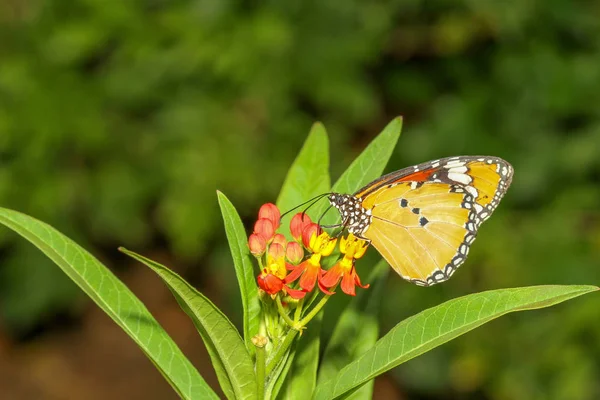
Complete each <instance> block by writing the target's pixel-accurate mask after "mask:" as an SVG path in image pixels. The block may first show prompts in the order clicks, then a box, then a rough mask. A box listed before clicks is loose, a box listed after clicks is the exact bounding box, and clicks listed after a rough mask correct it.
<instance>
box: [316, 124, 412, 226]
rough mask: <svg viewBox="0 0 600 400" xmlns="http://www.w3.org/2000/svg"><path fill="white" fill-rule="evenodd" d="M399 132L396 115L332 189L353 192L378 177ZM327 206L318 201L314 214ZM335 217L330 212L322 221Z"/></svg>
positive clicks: (324, 202)
mask: <svg viewBox="0 0 600 400" xmlns="http://www.w3.org/2000/svg"><path fill="white" fill-rule="evenodd" d="M401 132H402V117H397V118H395V119H394V120H392V122H390V123H389V124H388V125H387V126H386V127H385V128H384V129H383V131H382V132H381V133H380V134H379V135H378V136H377V137H376V138H375V139H373V141H372V142H371V143H369V145H368V146H367V147H366V148H365V149H364V150H363V152H362V153H361V154H360V155H359V156H358V157H357V158H356V159H355V160H354V161H353V162H352V164H350V166H349V167H348V168H347V169H346V171H344V173H343V174H342V176H340V178H339V179H338V180H337V182H336V183H335V184H334V185H333V188H332V191H333V192H336V193H355V192H356V191H357V190H358V189H360V188H361V187H363V186H365V185H366V184H368V183H369V182H371V181H374V180H375V179H377V178H379V177H380V176H381V175H382V174H383V171H384V169H385V166H386V165H387V163H388V161H389V159H390V157H391V156H392V153H393V152H394V148H395V147H396V143H397V142H398V138H400V133H401ZM327 207H328V203H327V202H326V201H322V202H320V203H319V204H318V205H317V206H315V211H314V215H321V214H322V213H323V212H324V211H325V209H326V208H327ZM336 219H339V218H338V217H337V216H336V215H335V213H333V212H331V213H328V214H327V217H325V218H324V221H325V222H324V223H325V224H331V223H334V221H336Z"/></svg>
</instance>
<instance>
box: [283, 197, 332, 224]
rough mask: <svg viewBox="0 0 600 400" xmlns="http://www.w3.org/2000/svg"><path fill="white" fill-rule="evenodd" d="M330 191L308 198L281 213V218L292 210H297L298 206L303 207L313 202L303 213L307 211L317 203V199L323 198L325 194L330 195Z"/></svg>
mask: <svg viewBox="0 0 600 400" xmlns="http://www.w3.org/2000/svg"><path fill="white" fill-rule="evenodd" d="M329 194H330V193H322V194H320V195H318V196H315V197H313V198H312V199H309V200H306V201H305V202H304V203H300V204H298V205H297V206H295V207H293V208H290V209H289V210H287V211H286V212H284V213H283V214H281V218H283V217H285V216H286V215H287V214H289V213H291V212H292V211H294V210H296V209H297V208H300V207H302V206H303V205H306V204H308V203H311V202H312V204H310V205H309V206H308V207H306V209H305V210H304V211H302V213H303V214H304V213H306V211H307V210H308V209H309V208H310V207H312V206H313V204H315V203H316V202H317V201H319V200H321V199H322V198H323V197H325V196H329Z"/></svg>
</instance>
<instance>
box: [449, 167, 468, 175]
mask: <svg viewBox="0 0 600 400" xmlns="http://www.w3.org/2000/svg"><path fill="white" fill-rule="evenodd" d="M465 172H467V167H466V166H464V165H463V166H461V167H453V168H450V169H449V170H448V173H450V174H464V173H465Z"/></svg>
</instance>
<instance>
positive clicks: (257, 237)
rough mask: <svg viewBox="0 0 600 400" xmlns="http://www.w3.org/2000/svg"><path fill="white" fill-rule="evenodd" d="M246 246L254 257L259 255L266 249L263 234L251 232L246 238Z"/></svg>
mask: <svg viewBox="0 0 600 400" xmlns="http://www.w3.org/2000/svg"><path fill="white" fill-rule="evenodd" d="M248 247H249V248H250V253H252V254H253V255H254V256H255V257H260V256H262V255H263V254H264V253H265V250H266V249H267V241H266V240H265V238H264V236H263V235H261V234H258V233H253V234H252V235H250V237H249V238H248Z"/></svg>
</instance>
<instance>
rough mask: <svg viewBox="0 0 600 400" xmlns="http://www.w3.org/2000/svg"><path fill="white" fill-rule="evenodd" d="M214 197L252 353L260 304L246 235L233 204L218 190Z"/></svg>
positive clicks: (246, 339) (247, 345)
mask: <svg viewBox="0 0 600 400" xmlns="http://www.w3.org/2000/svg"><path fill="white" fill-rule="evenodd" d="M217 197H218V199H219V206H220V207H221V214H223V222H224V224H225V233H226V234H227V240H228V242H229V249H230V250H231V256H232V257H233V265H234V267H235V275H236V277H237V281H238V285H239V286H240V294H241V296H242V308H243V317H244V342H245V343H246V349H248V352H249V353H250V354H251V355H253V354H254V351H255V349H254V345H253V344H252V338H253V337H254V336H255V335H256V334H258V328H259V325H260V318H261V317H260V316H261V307H260V300H259V298H258V288H257V286H256V278H255V273H254V267H253V264H252V257H251V255H250V250H249V249H248V238H247V236H246V230H245V229H244V224H242V220H241V218H240V216H239V214H238V213H237V211H236V209H235V207H234V206H233V204H231V202H230V201H229V199H228V198H227V197H226V196H225V195H224V194H223V193H221V192H217Z"/></svg>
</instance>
